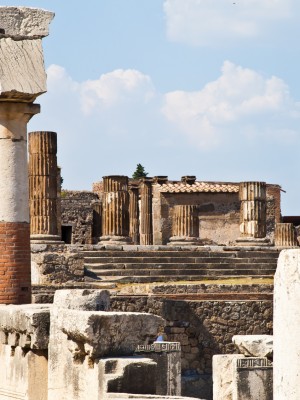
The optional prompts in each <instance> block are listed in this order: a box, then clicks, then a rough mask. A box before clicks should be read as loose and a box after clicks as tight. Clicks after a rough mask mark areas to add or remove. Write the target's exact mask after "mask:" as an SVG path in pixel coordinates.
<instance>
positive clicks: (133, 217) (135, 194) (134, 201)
mask: <svg viewBox="0 0 300 400" xmlns="http://www.w3.org/2000/svg"><path fill="white" fill-rule="evenodd" d="M139 228H140V220H139V188H138V187H137V186H131V187H130V188H129V236H130V238H131V240H132V242H133V244H140V233H139Z"/></svg>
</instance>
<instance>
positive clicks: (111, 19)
mask: <svg viewBox="0 0 300 400" xmlns="http://www.w3.org/2000/svg"><path fill="white" fill-rule="evenodd" d="M66 3H67V4H66ZM3 5H16V3H15V2H13V1H6V2H5V3H3ZM22 5H25V6H31V7H41V8H46V9H48V10H51V11H54V12H55V14H56V17H55V19H54V20H53V22H52V24H51V28H50V36H49V37H48V38H46V39H45V40H44V52H45V61H46V67H47V71H48V93H47V94H45V95H43V96H41V97H40V98H39V99H38V102H39V103H40V104H41V106H42V113H41V114H40V115H39V116H36V117H35V118H33V119H32V121H31V122H30V125H29V131H30V130H54V131H56V132H57V133H58V135H59V154H58V157H59V164H60V165H61V167H62V175H63V178H64V187H65V188H67V189H91V185H92V182H94V181H98V180H100V179H101V177H102V176H104V175H107V174H124V175H129V176H131V175H132V173H133V171H134V170H135V167H136V164H137V163H142V164H143V165H144V166H145V169H146V171H148V172H149V175H150V176H154V175H168V176H169V178H170V179H180V177H181V176H182V175H196V176H197V178H198V180H218V181H222V180H224V181H243V180H261V181H267V182H269V183H278V184H280V185H281V186H282V188H283V189H284V190H286V192H287V193H283V195H282V211H283V214H284V215H300V187H299V184H298V180H299V178H298V171H299V170H300V157H299V155H298V153H299V149H300V80H299V71H300V52H299V44H298V38H299V36H300V13H299V12H300V3H299V2H297V0H216V1H211V0H87V1H86V2H85V3H83V2H82V1H80V2H79V1H78V0H73V1H68V2H67V1H61V0H60V1H58V0H51V1H50V0H49V1H43V0H36V1H34V0H32V1H30V0H28V1H26V0H24V1H23V2H22Z"/></svg>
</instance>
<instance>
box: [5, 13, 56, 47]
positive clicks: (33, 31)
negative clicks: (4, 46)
mask: <svg viewBox="0 0 300 400" xmlns="http://www.w3.org/2000/svg"><path fill="white" fill-rule="evenodd" d="M54 15H55V14H54V13H53V12H51V11H47V10H42V9H39V8H32V7H7V6H0V28H1V30H0V33H1V36H2V37H11V38H14V39H15V40H22V39H40V38H43V37H45V36H48V35H49V24H50V22H51V21H52V19H53V18H54ZM1 36H0V38H1Z"/></svg>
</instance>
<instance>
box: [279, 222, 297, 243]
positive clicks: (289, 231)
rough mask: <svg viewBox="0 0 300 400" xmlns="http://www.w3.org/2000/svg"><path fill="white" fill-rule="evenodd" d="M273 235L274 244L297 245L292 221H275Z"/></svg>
mask: <svg viewBox="0 0 300 400" xmlns="http://www.w3.org/2000/svg"><path fill="white" fill-rule="evenodd" d="M274 236H275V246H278V247H298V241H297V234H296V229H295V227H294V224H292V223H277V224H276V226H275V235H274Z"/></svg>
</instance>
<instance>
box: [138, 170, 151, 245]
mask: <svg viewBox="0 0 300 400" xmlns="http://www.w3.org/2000/svg"><path fill="white" fill-rule="evenodd" d="M140 192H141V229H140V243H141V244H142V245H152V244H153V226H152V225H153V224H152V179H151V178H143V180H142V182H141V184H140Z"/></svg>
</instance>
